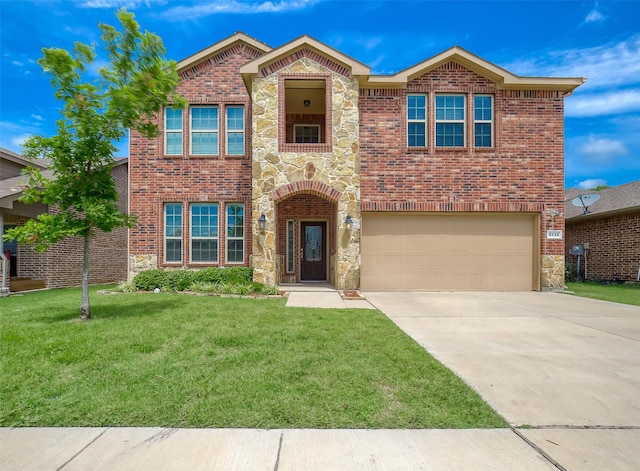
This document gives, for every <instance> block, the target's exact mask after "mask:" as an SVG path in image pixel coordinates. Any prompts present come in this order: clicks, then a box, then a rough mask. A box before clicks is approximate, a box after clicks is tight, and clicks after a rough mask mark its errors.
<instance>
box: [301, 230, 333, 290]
mask: <svg viewBox="0 0 640 471" xmlns="http://www.w3.org/2000/svg"><path fill="white" fill-rule="evenodd" d="M300 236H301V240H300V247H302V260H301V261H300V280H302V281H326V280H327V260H326V258H327V256H326V253H327V243H326V240H327V223H326V222H324V221H323V222H316V221H313V222H312V221H303V222H302V230H301V231H300Z"/></svg>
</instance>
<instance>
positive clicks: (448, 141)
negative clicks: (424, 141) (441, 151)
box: [436, 123, 464, 147]
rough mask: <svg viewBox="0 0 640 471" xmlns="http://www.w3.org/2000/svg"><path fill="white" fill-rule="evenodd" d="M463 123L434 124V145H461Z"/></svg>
mask: <svg viewBox="0 0 640 471" xmlns="http://www.w3.org/2000/svg"><path fill="white" fill-rule="evenodd" d="M463 145H464V125H463V124H461V123H438V124H436V146H442V147H463Z"/></svg>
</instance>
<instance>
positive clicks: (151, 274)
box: [133, 269, 167, 291]
mask: <svg viewBox="0 0 640 471" xmlns="http://www.w3.org/2000/svg"><path fill="white" fill-rule="evenodd" d="M133 284H134V285H135V286H136V288H137V289H139V290H142V291H153V290H154V289H156V288H163V287H165V286H166V284H167V272H165V271H164V270H159V269H154V270H145V271H143V272H140V273H138V274H137V275H136V276H135V277H134V278H133Z"/></svg>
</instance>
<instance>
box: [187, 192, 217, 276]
mask: <svg viewBox="0 0 640 471" xmlns="http://www.w3.org/2000/svg"><path fill="white" fill-rule="evenodd" d="M194 204H208V205H214V206H217V207H218V226H217V227H218V236H217V237H193V222H192V221H193V219H192V217H193V205H194ZM194 240H217V241H218V253H217V257H216V259H215V260H207V261H201V260H193V241H194ZM219 261H220V205H219V204H218V203H208V202H196V203H191V204H189V263H193V264H198V265H199V264H212V263H215V264H218V263H219Z"/></svg>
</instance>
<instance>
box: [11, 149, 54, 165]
mask: <svg viewBox="0 0 640 471" xmlns="http://www.w3.org/2000/svg"><path fill="white" fill-rule="evenodd" d="M0 160H8V161H9V162H14V163H16V164H18V165H22V166H23V167H28V166H32V167H40V168H47V164H48V160H47V159H37V160H29V159H25V158H24V157H23V156H21V155H20V154H16V153H15V152H13V151H10V150H9V149H5V148H4V147H0Z"/></svg>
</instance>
